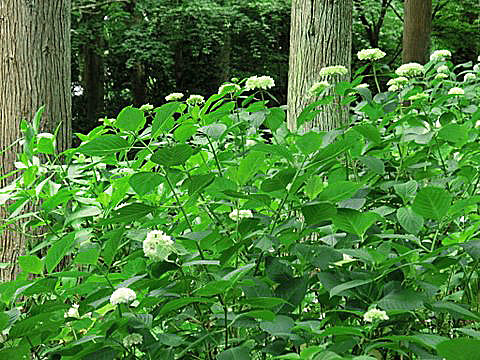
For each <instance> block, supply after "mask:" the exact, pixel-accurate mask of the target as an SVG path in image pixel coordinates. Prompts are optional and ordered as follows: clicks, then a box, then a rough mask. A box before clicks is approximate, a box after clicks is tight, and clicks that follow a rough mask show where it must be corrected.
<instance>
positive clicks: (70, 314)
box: [63, 304, 80, 319]
mask: <svg viewBox="0 0 480 360" xmlns="http://www.w3.org/2000/svg"><path fill="white" fill-rule="evenodd" d="M78 308H79V305H78V304H73V305H72V307H71V308H70V309H68V311H67V312H66V313H65V314H63V317H64V318H69V317H70V318H77V319H80V314H79V313H78Z"/></svg>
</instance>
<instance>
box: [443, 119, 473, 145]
mask: <svg viewBox="0 0 480 360" xmlns="http://www.w3.org/2000/svg"><path fill="white" fill-rule="evenodd" d="M438 137H439V138H441V139H443V140H446V141H450V142H452V143H456V144H463V143H466V142H467V141H468V131H467V128H466V127H464V126H462V125H458V124H452V123H450V124H447V125H445V126H442V128H441V129H440V131H439V132H438Z"/></svg>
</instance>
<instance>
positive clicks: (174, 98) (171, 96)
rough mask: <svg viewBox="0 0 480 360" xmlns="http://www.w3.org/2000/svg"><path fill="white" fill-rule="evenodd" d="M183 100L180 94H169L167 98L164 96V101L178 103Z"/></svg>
mask: <svg viewBox="0 0 480 360" xmlns="http://www.w3.org/2000/svg"><path fill="white" fill-rule="evenodd" d="M182 98H183V94H182V93H171V94H169V95H167V96H165V100H167V101H178V100H180V99H182Z"/></svg>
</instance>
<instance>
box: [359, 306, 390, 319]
mask: <svg viewBox="0 0 480 360" xmlns="http://www.w3.org/2000/svg"><path fill="white" fill-rule="evenodd" d="M388 319H389V317H388V316H387V313H386V312H385V311H383V310H378V309H375V308H373V309H370V310H368V311H367V312H366V313H365V314H364V315H363V320H365V321H366V322H375V321H383V320H388Z"/></svg>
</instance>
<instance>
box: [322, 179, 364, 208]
mask: <svg viewBox="0 0 480 360" xmlns="http://www.w3.org/2000/svg"><path fill="white" fill-rule="evenodd" d="M361 187H362V185H361V184H357V183H353V182H351V181H336V182H334V183H330V184H328V186H327V187H326V188H325V190H323V191H322V192H321V193H320V195H318V199H319V200H323V201H331V202H334V203H335V202H339V201H342V200H346V199H350V198H351V197H352V196H353V195H354V194H355V193H356V192H357V191H358V190H359V189H360V188H361Z"/></svg>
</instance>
